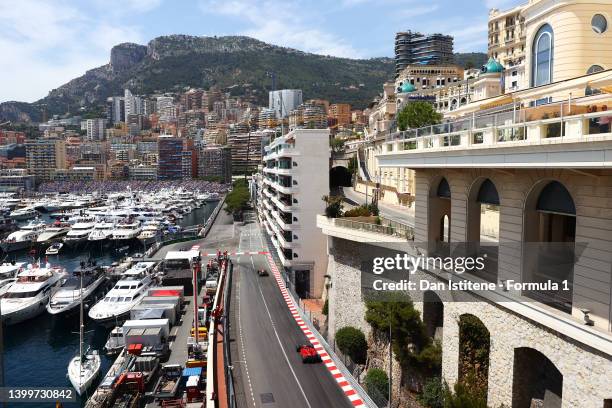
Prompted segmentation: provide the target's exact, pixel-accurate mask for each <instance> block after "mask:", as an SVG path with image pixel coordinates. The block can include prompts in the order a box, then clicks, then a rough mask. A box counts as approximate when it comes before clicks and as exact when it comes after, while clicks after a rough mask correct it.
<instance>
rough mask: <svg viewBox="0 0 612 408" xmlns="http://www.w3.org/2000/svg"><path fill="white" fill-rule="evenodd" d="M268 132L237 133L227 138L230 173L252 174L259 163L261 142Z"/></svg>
mask: <svg viewBox="0 0 612 408" xmlns="http://www.w3.org/2000/svg"><path fill="white" fill-rule="evenodd" d="M267 133H268V132H266V131H261V130H258V131H256V132H249V133H238V134H233V135H229V136H228V137H227V144H228V146H229V147H230V149H231V154H232V171H233V172H234V173H236V174H244V173H245V172H246V173H252V172H254V171H255V170H256V169H257V165H259V163H260V162H261V153H262V146H261V141H262V138H263V137H264V135H265V134H267Z"/></svg>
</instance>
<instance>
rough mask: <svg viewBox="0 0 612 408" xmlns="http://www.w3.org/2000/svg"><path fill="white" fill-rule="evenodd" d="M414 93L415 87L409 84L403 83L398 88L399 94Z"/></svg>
mask: <svg viewBox="0 0 612 408" xmlns="http://www.w3.org/2000/svg"><path fill="white" fill-rule="evenodd" d="M414 91H416V87H415V86H414V85H412V84H411V83H410V82H404V84H403V85H402V86H401V88H400V92H401V93H408V92H414Z"/></svg>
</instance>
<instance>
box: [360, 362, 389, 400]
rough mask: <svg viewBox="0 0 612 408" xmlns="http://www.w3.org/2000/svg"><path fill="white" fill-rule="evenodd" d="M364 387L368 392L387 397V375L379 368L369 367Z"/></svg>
mask: <svg viewBox="0 0 612 408" xmlns="http://www.w3.org/2000/svg"><path fill="white" fill-rule="evenodd" d="M364 383H365V387H366V389H367V391H368V392H369V393H372V394H375V395H382V396H383V397H384V398H385V399H387V400H388V399H389V377H388V376H387V373H385V372H384V371H383V370H381V369H380V368H370V369H369V370H368V372H367V373H366V376H365V380H364Z"/></svg>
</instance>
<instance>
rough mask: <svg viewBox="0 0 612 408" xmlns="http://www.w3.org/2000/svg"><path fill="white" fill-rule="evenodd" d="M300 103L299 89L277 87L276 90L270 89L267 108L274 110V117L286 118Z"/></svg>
mask: <svg viewBox="0 0 612 408" xmlns="http://www.w3.org/2000/svg"><path fill="white" fill-rule="evenodd" d="M301 104H302V90H301V89H279V90H277V91H270V94H269V105H268V108H269V109H272V110H273V111H274V114H275V117H276V118H279V119H284V118H286V117H287V116H288V115H289V112H291V111H292V110H294V109H295V108H297V107H298V106H300V105H301Z"/></svg>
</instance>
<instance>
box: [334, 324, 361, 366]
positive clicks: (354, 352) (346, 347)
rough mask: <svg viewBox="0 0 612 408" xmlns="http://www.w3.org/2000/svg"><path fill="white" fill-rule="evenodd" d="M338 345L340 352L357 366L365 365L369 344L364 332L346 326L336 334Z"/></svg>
mask: <svg viewBox="0 0 612 408" xmlns="http://www.w3.org/2000/svg"><path fill="white" fill-rule="evenodd" d="M336 344H337V345H338V348H339V349H340V351H341V352H342V353H344V354H346V355H348V356H349V357H350V358H351V360H353V362H355V363H356V364H365V360H366V357H367V352H368V343H367V341H366V338H365V335H364V334H363V332H362V331H361V330H359V329H357V328H355V327H352V326H346V327H343V328H341V329H340V330H338V331H337V332H336Z"/></svg>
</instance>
